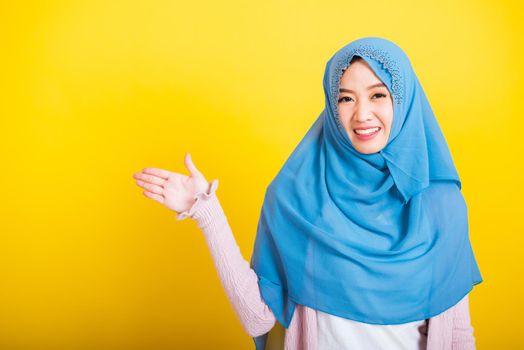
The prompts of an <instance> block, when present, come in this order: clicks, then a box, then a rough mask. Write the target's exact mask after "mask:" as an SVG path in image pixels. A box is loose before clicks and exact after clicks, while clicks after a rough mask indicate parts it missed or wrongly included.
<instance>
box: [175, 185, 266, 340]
mask: <svg viewBox="0 0 524 350" xmlns="http://www.w3.org/2000/svg"><path fill="white" fill-rule="evenodd" d="M217 186H218V180H213V181H212V182H211V184H210V189H209V190H208V191H207V192H201V193H198V194H197V195H196V196H195V197H197V199H196V202H195V203H194V204H193V206H192V207H191V208H190V209H189V210H187V211H185V212H183V213H180V214H178V215H177V220H182V219H184V218H185V217H187V216H190V217H192V218H193V219H195V220H196V221H197V224H198V227H199V228H200V229H201V230H202V232H203V233H204V236H205V239H206V242H207V245H208V248H209V250H210V252H211V255H212V258H213V261H214V264H215V267H216V270H217V272H218V276H219V278H220V281H221V283H222V286H223V287H224V290H225V292H226V295H227V297H228V299H229V301H230V303H231V304H232V306H233V309H234V310H235V312H236V314H237V316H238V317H239V319H240V322H241V323H242V326H243V327H244V329H245V330H246V332H247V333H248V334H249V335H250V336H251V337H255V336H259V335H262V334H265V333H267V332H269V331H270V330H271V329H272V328H273V326H274V325H275V322H276V319H275V316H274V315H273V312H272V311H271V310H270V309H269V307H268V306H267V304H266V303H265V302H264V300H263V299H262V297H261V294H260V289H259V286H258V277H257V274H256V273H255V271H254V270H253V269H252V268H251V267H250V265H249V263H248V262H247V261H246V260H245V259H244V258H243V256H242V253H241V252H240V249H239V247H238V244H237V242H236V240H235V237H234V236H233V232H232V230H231V227H230V226H229V223H228V220H227V217H226V215H225V213H224V211H223V209H222V207H221V205H220V202H219V200H218V198H217V196H216V193H215V191H216V188H217Z"/></svg>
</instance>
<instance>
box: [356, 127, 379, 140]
mask: <svg viewBox="0 0 524 350" xmlns="http://www.w3.org/2000/svg"><path fill="white" fill-rule="evenodd" d="M380 130H382V129H381V128H380V127H378V126H376V127H369V128H356V129H354V130H353V132H354V133H355V135H356V136H357V138H358V139H359V140H363V141H366V140H371V139H372V138H374V137H375V136H376V135H377V134H378V133H379V132H380Z"/></svg>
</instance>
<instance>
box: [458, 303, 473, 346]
mask: <svg viewBox="0 0 524 350" xmlns="http://www.w3.org/2000/svg"><path fill="white" fill-rule="evenodd" d="M474 349H476V346H475V337H474V336H473V327H472V326H471V317H470V314H469V298H468V295H466V296H465V297H464V298H463V299H462V300H461V301H460V302H459V303H458V304H457V305H456V307H455V315H454V317H453V350H474Z"/></svg>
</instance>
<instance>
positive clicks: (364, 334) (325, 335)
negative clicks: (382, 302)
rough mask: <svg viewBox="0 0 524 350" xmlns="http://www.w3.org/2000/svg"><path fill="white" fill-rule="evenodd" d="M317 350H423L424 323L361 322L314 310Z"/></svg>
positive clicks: (425, 325) (422, 321)
mask: <svg viewBox="0 0 524 350" xmlns="http://www.w3.org/2000/svg"><path fill="white" fill-rule="evenodd" d="M316 312H317V327H318V328H317V332H318V350H342V349H344V350H384V349H387V350H425V349H426V344H427V322H426V320H421V321H414V322H409V323H402V324H395V325H379V324H369V323H362V322H357V321H353V320H349V319H346V318H343V317H338V316H334V315H331V314H328V313H324V312H321V311H318V310H316Z"/></svg>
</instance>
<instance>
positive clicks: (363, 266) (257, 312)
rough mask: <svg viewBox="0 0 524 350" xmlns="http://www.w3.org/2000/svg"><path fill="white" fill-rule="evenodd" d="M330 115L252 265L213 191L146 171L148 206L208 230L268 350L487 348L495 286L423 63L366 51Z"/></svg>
mask: <svg viewBox="0 0 524 350" xmlns="http://www.w3.org/2000/svg"><path fill="white" fill-rule="evenodd" d="M323 86H324V93H325V97H326V100H325V101H326V105H325V108H324V110H323V111H322V113H321V114H320V116H319V117H318V118H317V119H316V120H315V122H314V123H313V125H312V126H311V127H310V129H309V130H308V132H307V133H306V135H305V136H304V138H303V139H302V140H301V142H300V143H299V144H298V146H297V147H296V148H295V150H294V151H293V152H292V154H291V155H290V157H289V158H288V159H287V161H286V162H285V163H284V165H283V166H282V168H281V170H280V171H279V173H278V174H277V175H276V177H275V178H274V179H273V181H272V182H271V183H270V185H269V186H268V187H267V190H266V193H265V198H264V203H263V206H262V210H261V215H260V220H259V223H258V228H257V235H256V239H255V246H254V251H253V255H252V258H251V262H250V263H249V264H248V263H247V261H246V260H244V259H243V257H242V256H241V254H240V251H239V249H238V246H237V244H236V242H235V239H234V237H233V234H232V232H231V229H230V227H229V225H228V222H227V218H226V216H225V214H224V212H223V210H222V208H221V206H220V203H219V202H218V198H217V196H216V193H215V191H216V189H217V186H218V180H213V181H212V182H211V183H209V182H208V181H207V180H206V179H205V177H204V176H203V175H202V173H200V172H199V171H198V169H197V168H196V167H195V165H194V164H193V162H192V160H191V158H190V156H189V154H186V157H185V165H186V167H187V168H188V170H189V172H190V173H191V175H190V176H185V175H183V174H177V173H173V172H170V171H167V170H162V169H156V168H146V169H144V170H143V171H142V172H141V173H137V174H135V175H134V177H135V178H136V179H137V184H138V185H139V186H141V187H143V188H144V189H145V192H144V194H145V195H146V196H147V197H149V198H151V199H153V200H156V201H158V202H160V203H162V204H164V205H166V206H167V207H168V208H170V209H172V210H174V211H176V212H177V213H178V215H177V219H178V220H182V219H184V218H186V217H191V218H193V219H195V220H196V221H197V222H198V225H199V227H200V228H201V229H202V231H203V232H204V235H205V237H206V242H207V243H208V246H209V248H210V251H211V253H212V255H213V259H214V262H215V265H216V267H217V271H218V273H219V276H220V279H221V282H222V284H223V286H224V288H225V291H226V293H227V295H228V297H229V300H230V301H231V303H232V305H233V307H234V309H235V311H236V313H237V315H238V316H239V318H240V321H241V322H242V325H243V326H244V328H245V329H246V331H247V333H248V334H249V335H250V336H252V337H253V339H254V342H255V345H256V348H257V350H260V349H309V350H313V349H317V350H326V349H351V350H355V349H362V350H364V349H365V350H370V349H387V350H397V349H398V350H400V349H407V350H419V349H428V350H435V349H474V348H475V338H474V336H473V328H472V326H471V322H470V316H469V306H468V293H469V292H470V291H471V290H472V289H473V286H474V285H476V284H478V283H481V282H482V277H481V274H480V271H479V268H478V266H477V263H476V260H475V257H474V254H473V251H472V248H471V244H470V240H469V234H468V219H467V206H466V203H465V201H464V198H463V196H462V193H461V191H460V190H461V181H460V178H459V176H458V173H457V171H456V169H455V166H454V163H453V160H452V157H451V155H450V151H449V149H448V146H447V144H446V141H445V138H444V136H443V134H442V132H441V130H440V128H439V125H438V123H437V120H436V118H435V116H434V114H433V112H432V110H431V107H430V104H429V102H428V100H427V98H426V95H425V94H424V91H423V89H422V86H421V85H420V82H419V81H418V79H417V77H416V75H415V72H414V70H413V68H412V66H411V63H410V61H409V59H408V57H407V56H406V55H405V53H404V52H403V51H402V49H401V48H400V47H398V46H397V45H396V44H394V43H392V42H391V41H388V40H386V39H383V38H377V37H367V38H362V39H358V40H355V41H353V42H351V43H349V44H348V45H346V46H344V47H343V48H341V49H340V50H339V51H337V52H336V53H335V54H334V55H333V57H331V59H330V60H329V61H328V62H327V65H326V69H325V73H324V80H323Z"/></svg>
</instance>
